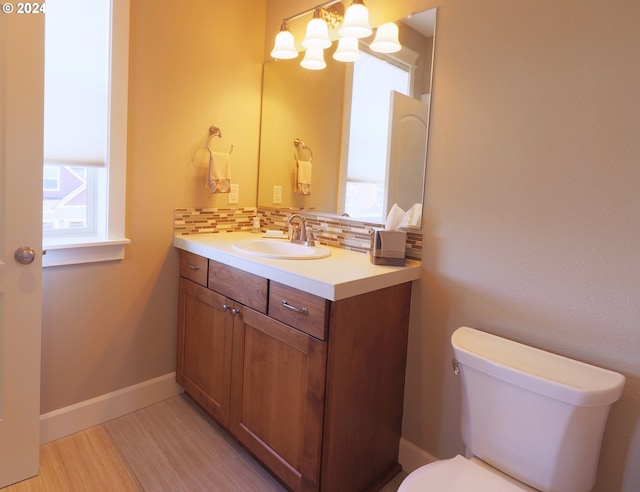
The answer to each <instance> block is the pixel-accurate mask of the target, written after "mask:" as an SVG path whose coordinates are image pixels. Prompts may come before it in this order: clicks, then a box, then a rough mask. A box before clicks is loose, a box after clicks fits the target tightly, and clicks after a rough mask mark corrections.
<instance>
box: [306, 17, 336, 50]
mask: <svg viewBox="0 0 640 492" xmlns="http://www.w3.org/2000/svg"><path fill="white" fill-rule="evenodd" d="M329 46H331V40H330V39H329V27H328V26H327V23H326V21H325V20H324V19H323V18H322V12H321V11H320V9H319V8H316V10H315V12H314V13H313V19H311V20H310V21H309V24H307V34H306V35H305V37H304V39H303V40H302V47H303V48H307V49H309V48H319V49H325V48H328V47H329Z"/></svg>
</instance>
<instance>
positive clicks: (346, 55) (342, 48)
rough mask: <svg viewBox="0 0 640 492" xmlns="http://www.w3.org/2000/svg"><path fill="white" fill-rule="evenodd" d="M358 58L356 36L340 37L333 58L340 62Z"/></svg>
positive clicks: (358, 51)
mask: <svg viewBox="0 0 640 492" xmlns="http://www.w3.org/2000/svg"><path fill="white" fill-rule="evenodd" d="M359 58H360V50H359V49H358V38H340V40H339V41H338V48H337V49H336V51H335V53H334V54H333V59H334V60H338V61H341V62H353V61H356V60H358V59H359Z"/></svg>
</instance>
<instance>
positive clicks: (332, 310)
mask: <svg viewBox="0 0 640 492" xmlns="http://www.w3.org/2000/svg"><path fill="white" fill-rule="evenodd" d="M246 237H250V234H247V233H233V234H211V235H196V236H176V238H175V240H174V245H175V246H176V247H178V248H179V249H180V278H179V313H178V317H179V319H178V341H177V368H176V374H177V381H178V383H179V384H180V385H182V386H183V387H184V389H185V391H186V392H187V393H188V394H189V395H190V396H191V397H192V398H193V399H194V400H196V401H197V402H198V403H199V404H200V405H201V406H202V407H203V408H204V409H205V410H206V411H207V412H208V413H209V414H210V415H211V416H212V417H213V418H214V419H215V420H216V421H217V422H219V423H220V425H221V426H223V427H224V428H225V429H227V430H228V431H229V432H230V434H232V435H233V436H234V437H235V438H236V439H237V440H238V441H239V442H240V443H241V444H242V445H243V446H244V447H245V448H246V449H248V450H249V451H250V452H251V453H252V454H253V455H254V456H256V457H257V458H258V459H259V460H260V461H261V462H262V463H263V464H264V465H265V466H266V467H267V468H268V469H269V470H270V471H271V472H272V473H273V474H274V475H275V476H277V477H278V478H279V479H280V480H281V481H282V482H283V483H284V484H286V486H287V487H288V488H290V489H291V490H294V491H320V490H322V491H332V492H333V491H340V490H344V491H365V490H366V491H369V490H371V491H373V490H378V489H379V488H381V487H382V486H383V485H384V484H385V483H386V482H387V481H388V480H390V479H391V478H392V477H393V476H394V475H396V474H397V473H398V472H399V471H400V466H399V465H398V446H399V440H400V432H401V424H402V406H403V392H404V374H405V362H406V346H407V332H408V324H409V306H410V301H411V282H412V281H413V280H415V279H417V278H418V277H419V265H418V264H415V265H413V264H410V265H408V266H406V267H384V266H377V265H371V264H370V262H369V258H368V257H367V255H365V254H362V253H355V252H351V251H346V250H341V249H336V248H331V251H332V254H331V256H330V257H328V258H323V259H318V260H281V259H270V258H255V257H251V256H249V255H244V254H240V253H237V252H235V251H234V249H233V243H234V242H235V241H237V240H241V239H243V238H246Z"/></svg>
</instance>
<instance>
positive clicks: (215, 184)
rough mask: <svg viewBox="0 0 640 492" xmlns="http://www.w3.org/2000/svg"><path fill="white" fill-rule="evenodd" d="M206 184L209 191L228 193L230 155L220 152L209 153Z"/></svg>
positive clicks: (229, 186)
mask: <svg viewBox="0 0 640 492" xmlns="http://www.w3.org/2000/svg"><path fill="white" fill-rule="evenodd" d="M209 155H210V157H209V173H208V175H207V186H208V187H209V191H210V192H211V193H229V190H230V189H231V155H230V154H226V153H222V152H210V153H209Z"/></svg>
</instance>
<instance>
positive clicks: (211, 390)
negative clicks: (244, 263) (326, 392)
mask: <svg viewBox="0 0 640 492" xmlns="http://www.w3.org/2000/svg"><path fill="white" fill-rule="evenodd" d="M178 292H179V301H178V341H177V358H176V380H177V382H178V384H180V385H181V386H182V387H183V388H184V389H185V391H186V392H187V393H188V394H189V395H190V396H191V397H192V398H193V399H194V400H196V401H197V402H198V403H199V404H200V405H202V407H203V408H204V409H205V410H206V411H207V412H209V414H210V415H211V416H212V417H214V418H215V419H216V420H217V421H218V422H220V423H221V424H222V425H223V426H225V427H228V426H229V401H230V389H231V386H230V384H231V373H230V371H231V342H232V339H231V337H232V323H233V320H232V318H231V316H229V315H228V313H226V312H225V309H226V308H223V306H225V298H224V296H221V295H220V294H218V293H216V292H213V291H211V290H209V289H206V288H204V287H201V286H200V285H198V284H195V283H193V282H191V281H190V280H187V279H185V278H180V284H179V291H178Z"/></svg>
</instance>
